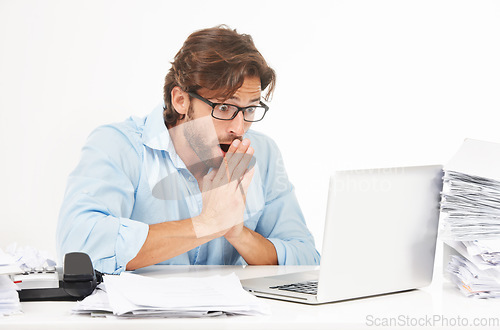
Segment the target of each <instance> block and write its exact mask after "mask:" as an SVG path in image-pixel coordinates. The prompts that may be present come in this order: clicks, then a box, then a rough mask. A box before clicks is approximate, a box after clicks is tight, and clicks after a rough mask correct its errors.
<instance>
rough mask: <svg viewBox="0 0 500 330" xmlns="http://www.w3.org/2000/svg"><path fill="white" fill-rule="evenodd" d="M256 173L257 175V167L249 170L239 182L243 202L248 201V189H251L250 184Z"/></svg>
mask: <svg viewBox="0 0 500 330" xmlns="http://www.w3.org/2000/svg"><path fill="white" fill-rule="evenodd" d="M254 173H255V167H253V168H252V169H251V170H247V171H246V172H245V174H244V175H243V177H242V179H241V180H240V181H239V184H238V190H239V191H240V193H241V196H242V198H243V201H246V195H247V192H248V187H250V183H252V179H253V175H254Z"/></svg>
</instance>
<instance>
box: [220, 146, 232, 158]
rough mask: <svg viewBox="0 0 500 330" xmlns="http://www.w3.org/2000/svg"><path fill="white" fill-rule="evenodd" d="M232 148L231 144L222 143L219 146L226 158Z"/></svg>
mask: <svg viewBox="0 0 500 330" xmlns="http://www.w3.org/2000/svg"><path fill="white" fill-rule="evenodd" d="M230 146H231V144H230V143H221V144H219V147H220V149H221V150H222V153H223V154H224V156H225V155H226V153H227V151H228V150H229V147H230Z"/></svg>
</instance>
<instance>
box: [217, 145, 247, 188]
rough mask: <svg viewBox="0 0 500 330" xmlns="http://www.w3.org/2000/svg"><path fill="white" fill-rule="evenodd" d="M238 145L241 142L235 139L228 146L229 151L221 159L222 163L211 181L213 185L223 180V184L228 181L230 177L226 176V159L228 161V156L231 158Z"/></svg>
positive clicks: (227, 169) (227, 171)
mask: <svg viewBox="0 0 500 330" xmlns="http://www.w3.org/2000/svg"><path fill="white" fill-rule="evenodd" d="M240 143H241V141H240V140H237V139H236V140H234V141H233V142H232V143H231V145H230V146H229V149H228V151H227V153H226V155H225V156H224V157H223V158H222V163H221V164H220V167H219V170H218V173H217V175H216V176H215V177H214V180H213V181H214V182H215V183H218V184H219V183H220V181H221V180H223V179H224V180H225V182H228V181H229V178H230V176H229V175H228V174H229V167H228V159H229V156H231V155H232V154H233V153H234V152H235V151H236V150H237V149H238V147H239V145H240ZM228 155H229V156H228Z"/></svg>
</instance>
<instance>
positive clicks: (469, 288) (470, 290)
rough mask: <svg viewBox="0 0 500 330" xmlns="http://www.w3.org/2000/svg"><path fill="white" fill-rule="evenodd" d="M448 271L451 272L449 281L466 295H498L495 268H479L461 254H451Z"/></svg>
mask: <svg viewBox="0 0 500 330" xmlns="http://www.w3.org/2000/svg"><path fill="white" fill-rule="evenodd" d="M448 271H449V272H450V273H451V274H453V276H452V277H451V281H452V282H453V283H454V284H455V285H456V286H457V287H458V288H459V289H460V291H462V292H463V293H464V294H465V295H466V296H471V297H476V298H498V297H500V281H499V276H500V272H499V271H498V270H497V269H488V270H481V269H479V268H478V267H477V266H476V265H475V264H474V263H472V262H471V261H469V260H467V259H466V258H464V257H463V256H460V255H453V256H452V257H451V261H450V262H449V263H448Z"/></svg>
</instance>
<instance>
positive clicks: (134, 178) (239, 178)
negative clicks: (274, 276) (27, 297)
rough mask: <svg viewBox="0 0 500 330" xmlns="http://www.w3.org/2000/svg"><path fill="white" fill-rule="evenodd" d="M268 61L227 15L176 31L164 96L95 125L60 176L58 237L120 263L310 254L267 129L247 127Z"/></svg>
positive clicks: (109, 267)
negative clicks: (141, 110) (181, 37)
mask: <svg viewBox="0 0 500 330" xmlns="http://www.w3.org/2000/svg"><path fill="white" fill-rule="evenodd" d="M274 85H275V73H274V71H273V70H272V69H271V68H270V67H269V66H268V65H267V63H266V61H265V60H264V58H263V57H262V55H261V54H260V53H259V52H258V50H257V49H256V48H255V45H254V43H253V41H252V38H251V37H250V36H248V35H244V34H238V33H237V32H236V31H235V30H231V29H228V28H226V27H223V26H221V27H216V28H211V29H205V30H200V31H197V32H195V33H193V34H191V35H190V36H189V37H188V39H187V40H186V41H185V43H184V45H183V47H182V48H181V50H180V51H179V52H178V53H177V55H176V56H175V59H174V61H173V62H172V67H171V69H170V71H169V73H168V74H167V76H166V78H165V86H164V105H162V106H161V107H158V108H157V109H155V110H154V111H153V112H152V113H151V114H150V115H148V116H147V117H146V118H143V119H138V118H130V119H129V120H127V121H125V122H122V123H118V124H113V125H107V126H102V127H99V128H97V129H96V130H95V131H94V132H92V134H91V135H90V136H89V138H88V141H87V143H86V145H85V146H84V148H83V150H82V158H81V160H80V163H79V164H78V166H77V168H76V169H75V170H74V171H73V172H72V173H71V175H70V177H69V179H68V186H67V191H66V194H65V198H64V202H63V205H62V208H61V212H60V217H59V223H58V230H57V247H58V252H59V254H60V257H61V258H62V256H63V255H64V254H65V253H68V252H71V251H83V252H86V253H87V254H89V256H90V257H91V259H92V262H93V264H94V267H95V268H96V269H98V270H100V271H102V272H104V273H120V272H121V271H123V270H133V269H137V268H141V267H145V266H149V265H153V264H157V263H162V264H275V265H276V264H280V265H285V264H318V263H319V254H318V252H317V251H316V249H315V247H314V240H313V237H312V235H311V234H310V232H309V230H308V229H307V227H306V225H305V221H304V218H303V216H302V213H301V211H300V208H299V205H298V203H297V200H296V198H295V195H294V191H293V186H292V185H291V184H290V182H289V181H288V178H287V176H286V173H285V170H284V167H283V162H282V158H281V155H280V153H279V150H278V148H277V147H276V145H275V144H274V142H273V141H272V140H270V139H269V138H268V137H266V136H265V135H263V134H260V133H257V132H254V131H252V130H249V128H250V126H251V125H252V123H253V122H255V121H260V120H262V119H263V117H264V115H265V113H266V112H267V110H268V107H267V105H265V104H264V103H263V102H261V93H262V92H263V91H264V90H267V94H266V97H265V99H266V100H267V99H268V98H269V97H270V95H271V94H272V92H273V89H274Z"/></svg>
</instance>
